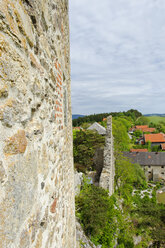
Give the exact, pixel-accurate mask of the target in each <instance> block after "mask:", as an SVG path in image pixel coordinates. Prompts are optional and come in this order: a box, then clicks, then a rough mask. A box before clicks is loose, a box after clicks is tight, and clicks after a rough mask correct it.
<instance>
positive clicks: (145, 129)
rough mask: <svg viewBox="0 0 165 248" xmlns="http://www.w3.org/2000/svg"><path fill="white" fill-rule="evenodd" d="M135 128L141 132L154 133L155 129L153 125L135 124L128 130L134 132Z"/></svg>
mask: <svg viewBox="0 0 165 248" xmlns="http://www.w3.org/2000/svg"><path fill="white" fill-rule="evenodd" d="M136 130H141V131H142V132H143V133H154V132H155V131H156V129H155V128H154V127H148V126H147V125H141V126H135V127H132V128H130V130H129V132H132V133H133V132H134V131H136Z"/></svg>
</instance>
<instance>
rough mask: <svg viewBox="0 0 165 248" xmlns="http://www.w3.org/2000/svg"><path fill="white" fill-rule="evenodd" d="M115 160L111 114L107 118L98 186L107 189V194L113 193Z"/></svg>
mask: <svg viewBox="0 0 165 248" xmlns="http://www.w3.org/2000/svg"><path fill="white" fill-rule="evenodd" d="M114 176H115V161H114V147H113V135H112V116H108V118H107V130H106V140H105V147H104V155H103V169H102V172H101V176H100V182H99V186H100V187H102V188H104V189H107V190H108V191H109V195H112V194H113V193H114Z"/></svg>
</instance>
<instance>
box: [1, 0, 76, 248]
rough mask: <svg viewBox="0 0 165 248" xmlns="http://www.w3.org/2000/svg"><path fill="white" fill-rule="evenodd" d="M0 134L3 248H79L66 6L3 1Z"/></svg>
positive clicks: (53, 0) (49, 0) (37, 0)
mask: <svg viewBox="0 0 165 248" xmlns="http://www.w3.org/2000/svg"><path fill="white" fill-rule="evenodd" d="M0 131H1V140H0V158H1V161H0V247H5V248H11V247H12V248H26V247H37V248H39V247H42V248H44V247H45V248H54V247H58V248H75V246H76V235H75V206H74V170H73V156H72V118H71V97H70V59H69V23H68V1H67V0H60V1H59V0H46V1H44V0H1V1H0ZM56 199H57V200H56Z"/></svg>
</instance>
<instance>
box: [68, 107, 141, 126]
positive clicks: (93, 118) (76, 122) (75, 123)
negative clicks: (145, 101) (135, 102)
mask: <svg viewBox="0 0 165 248" xmlns="http://www.w3.org/2000/svg"><path fill="white" fill-rule="evenodd" d="M109 115H112V116H113V117H120V116H128V117H129V116H130V117H131V118H132V119H133V120H136V119H137V118H138V117H140V116H142V113H140V112H139V111H138V110H135V109H130V110H128V111H126V112H125V111H123V112H110V113H101V114H93V115H87V116H84V117H79V118H77V119H74V120H73V126H74V127H77V126H80V125H81V124H82V123H84V122H90V123H93V122H95V121H96V122H101V121H102V120H103V118H106V117H107V116H109Z"/></svg>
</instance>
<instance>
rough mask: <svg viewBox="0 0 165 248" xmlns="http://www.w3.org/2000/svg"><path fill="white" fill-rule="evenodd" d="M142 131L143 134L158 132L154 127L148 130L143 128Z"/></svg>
mask: <svg viewBox="0 0 165 248" xmlns="http://www.w3.org/2000/svg"><path fill="white" fill-rule="evenodd" d="M142 131H143V132H149V133H153V132H155V131H156V129H155V128H154V127H148V128H143V129H142Z"/></svg>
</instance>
